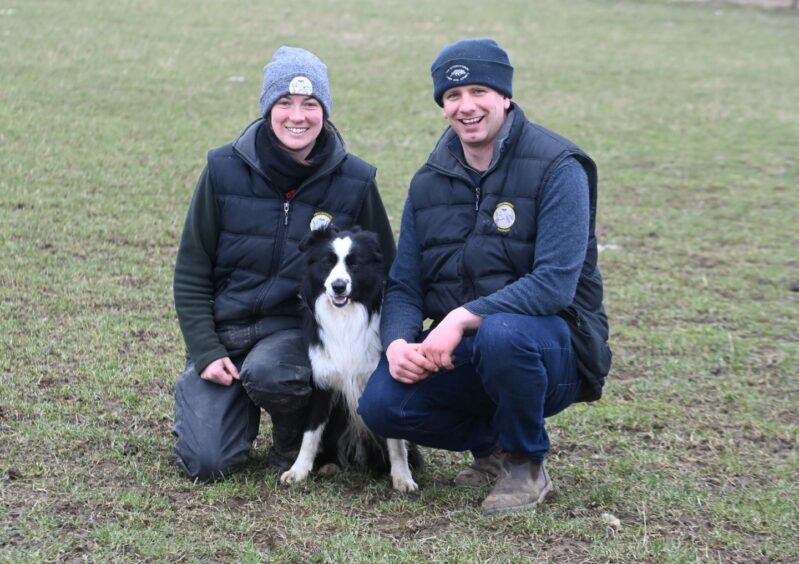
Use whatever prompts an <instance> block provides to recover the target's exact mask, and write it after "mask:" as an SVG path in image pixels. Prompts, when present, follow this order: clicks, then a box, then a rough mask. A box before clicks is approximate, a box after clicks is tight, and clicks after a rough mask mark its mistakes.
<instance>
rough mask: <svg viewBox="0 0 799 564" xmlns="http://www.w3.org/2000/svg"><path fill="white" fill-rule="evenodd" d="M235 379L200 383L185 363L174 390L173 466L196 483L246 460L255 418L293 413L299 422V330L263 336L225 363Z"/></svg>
mask: <svg viewBox="0 0 799 564" xmlns="http://www.w3.org/2000/svg"><path fill="white" fill-rule="evenodd" d="M231 360H232V361H233V363H234V364H235V365H236V368H238V369H239V374H240V376H241V380H239V381H234V382H233V383H232V384H231V385H230V386H222V385H219V384H215V383H213V382H207V381H205V380H202V379H201V378H200V376H199V375H198V374H197V371H196V370H195V369H194V365H193V363H192V362H191V359H188V360H187V362H186V369H185V370H184V372H183V374H182V375H181V376H180V378H179V379H178V382H177V384H176V385H175V424H174V427H173V429H172V432H173V434H174V435H175V436H176V437H177V442H176V443H175V447H174V453H175V462H176V463H177V464H178V466H179V467H180V468H181V469H183V471H184V472H186V474H188V476H189V477H190V478H192V479H198V480H201V481H205V480H209V479H213V478H220V477H223V476H226V475H228V474H231V473H232V472H234V471H235V470H236V469H237V468H238V467H240V466H241V465H242V464H243V463H244V462H246V461H247V458H248V456H249V452H250V448H251V447H252V443H253V441H255V437H256V436H257V435H258V428H259V424H260V419H261V408H264V409H266V410H267V411H268V412H269V413H270V414H273V415H283V416H285V415H286V414H293V415H295V416H296V419H297V420H298V421H299V422H300V428H301V424H302V422H304V420H305V408H306V406H307V404H308V399H309V398H310V394H311V367H310V362H309V361H308V353H307V350H306V348H305V345H304V344H303V339H302V334H301V332H300V331H299V330H284V331H278V332H276V333H272V334H271V335H268V336H266V337H263V338H262V339H260V340H259V341H257V342H256V343H255V345H254V346H253V347H252V348H251V349H250V350H249V351H248V352H247V353H246V354H241V355H239V356H236V357H233V358H231Z"/></svg>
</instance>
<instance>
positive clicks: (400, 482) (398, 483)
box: [391, 476, 419, 493]
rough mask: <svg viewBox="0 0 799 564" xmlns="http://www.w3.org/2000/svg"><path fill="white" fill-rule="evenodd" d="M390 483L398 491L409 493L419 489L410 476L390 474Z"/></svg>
mask: <svg viewBox="0 0 799 564" xmlns="http://www.w3.org/2000/svg"><path fill="white" fill-rule="evenodd" d="M391 485H392V486H393V487H394V489H395V490H397V491H398V492H404V493H410V492H415V491H416V490H418V489H419V486H418V485H416V482H414V481H413V478H411V477H410V476H391Z"/></svg>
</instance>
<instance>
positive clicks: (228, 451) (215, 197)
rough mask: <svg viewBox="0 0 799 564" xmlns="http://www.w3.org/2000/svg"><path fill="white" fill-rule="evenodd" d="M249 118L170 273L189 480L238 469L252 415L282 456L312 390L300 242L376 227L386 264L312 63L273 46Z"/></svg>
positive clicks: (206, 188)
mask: <svg viewBox="0 0 799 564" xmlns="http://www.w3.org/2000/svg"><path fill="white" fill-rule="evenodd" d="M260 109H261V115H262V116H263V118H260V119H258V120H256V121H255V122H253V123H251V124H250V125H249V126H248V127H247V128H246V129H245V130H244V132H243V133H242V134H241V136H240V137H239V138H238V139H236V141H234V142H233V143H230V144H227V145H224V146H222V147H219V148H217V149H214V150H212V151H211V152H209V153H208V164H207V165H206V167H205V169H204V171H203V173H202V175H201V176H200V179H199V181H198V183H197V187H196V189H195V192H194V196H193V198H192V201H191V205H190V206H189V211H188V214H187V217H186V223H185V226H184V229H183V236H182V238H181V242H180V247H179V250H178V256H177V262H176V265H175V277H174V294H175V308H176V310H177V314H178V320H179V322H180V328H181V331H182V332H183V337H184V340H185V342H186V348H187V362H186V369H185V370H184V372H183V374H182V375H181V377H180V379H179V380H178V382H177V385H176V386H175V424H174V428H173V433H174V434H175V435H176V436H177V442H176V444H175V461H176V463H177V464H178V466H180V467H181V468H182V469H183V470H184V471H185V472H186V474H188V475H189V477H191V478H192V479H199V480H210V479H214V478H218V477H223V476H226V475H228V474H230V473H231V472H233V471H235V470H236V469H237V468H238V467H239V466H240V465H241V464H242V463H243V462H245V461H246V460H247V457H248V454H249V451H250V448H251V447H252V443H253V441H254V440H255V437H256V435H257V434H258V427H259V422H260V415H261V413H260V411H261V408H263V409H265V410H266V411H267V412H268V413H269V415H270V417H271V420H272V431H273V433H272V436H273V445H272V448H271V449H270V452H269V455H268V457H267V461H268V463H269V464H270V465H271V466H275V467H277V468H282V469H285V468H288V467H289V466H290V465H291V463H292V462H293V461H294V457H295V455H296V453H297V451H298V449H299V446H300V443H301V440H302V431H303V424H304V421H305V416H306V407H307V403H308V398H309V396H310V393H311V388H310V379H311V369H310V364H309V361H308V358H307V352H306V349H305V346H304V345H303V342H302V336H301V333H300V331H299V327H300V317H301V313H300V304H299V302H298V299H297V293H298V291H299V280H300V277H301V276H302V268H303V261H302V260H301V258H300V253H299V250H298V248H297V246H298V243H299V241H300V240H301V239H302V238H303V237H304V236H305V235H306V234H307V233H308V232H309V231H310V230H311V229H316V228H318V227H320V226H323V225H326V224H327V223H329V222H331V221H332V222H335V224H336V225H337V226H338V227H340V228H348V227H350V226H353V225H360V226H361V227H363V228H364V229H369V230H372V231H376V232H377V233H378V235H379V237H380V240H381V247H382V251H383V254H384V257H385V259H386V264H391V261H392V260H393V258H394V254H395V252H396V249H395V245H394V238H393V235H392V232H391V227H390V225H389V222H388V216H387V215H386V211H385V208H384V207H383V203H382V201H381V199H380V194H379V193H378V191H377V185H376V184H375V168H374V167H373V166H371V165H370V164H368V163H366V162H364V161H362V160H361V159H359V158H358V157H355V156H354V155H351V154H349V153H347V151H346V149H345V148H344V143H343V141H342V139H341V137H340V135H339V133H338V132H337V131H336V129H335V128H334V127H333V125H332V124H331V123H330V121H329V120H330V114H331V110H332V99H331V97H330V88H329V82H328V78H327V67H326V66H325V65H324V63H322V61H320V60H319V59H318V58H317V57H316V56H315V55H313V54H312V53H310V52H308V51H306V50H304V49H299V48H292V47H281V48H280V49H278V50H277V51H276V52H275V54H274V56H273V58H272V61H271V62H270V63H269V64H267V65H266V66H265V67H264V82H263V88H262V90H261V98H260Z"/></svg>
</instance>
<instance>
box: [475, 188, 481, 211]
mask: <svg viewBox="0 0 799 564" xmlns="http://www.w3.org/2000/svg"><path fill="white" fill-rule="evenodd" d="M474 211H480V187H479V186H475V187H474Z"/></svg>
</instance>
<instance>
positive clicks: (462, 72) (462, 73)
mask: <svg viewBox="0 0 799 564" xmlns="http://www.w3.org/2000/svg"><path fill="white" fill-rule="evenodd" d="M444 76H445V77H447V80H449V81H451V82H460V81H461V80H465V79H466V78H467V77H468V76H469V67H467V66H466V65H452V66H451V67H449V68H448V69H447V70H446V72H445V73H444Z"/></svg>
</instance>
